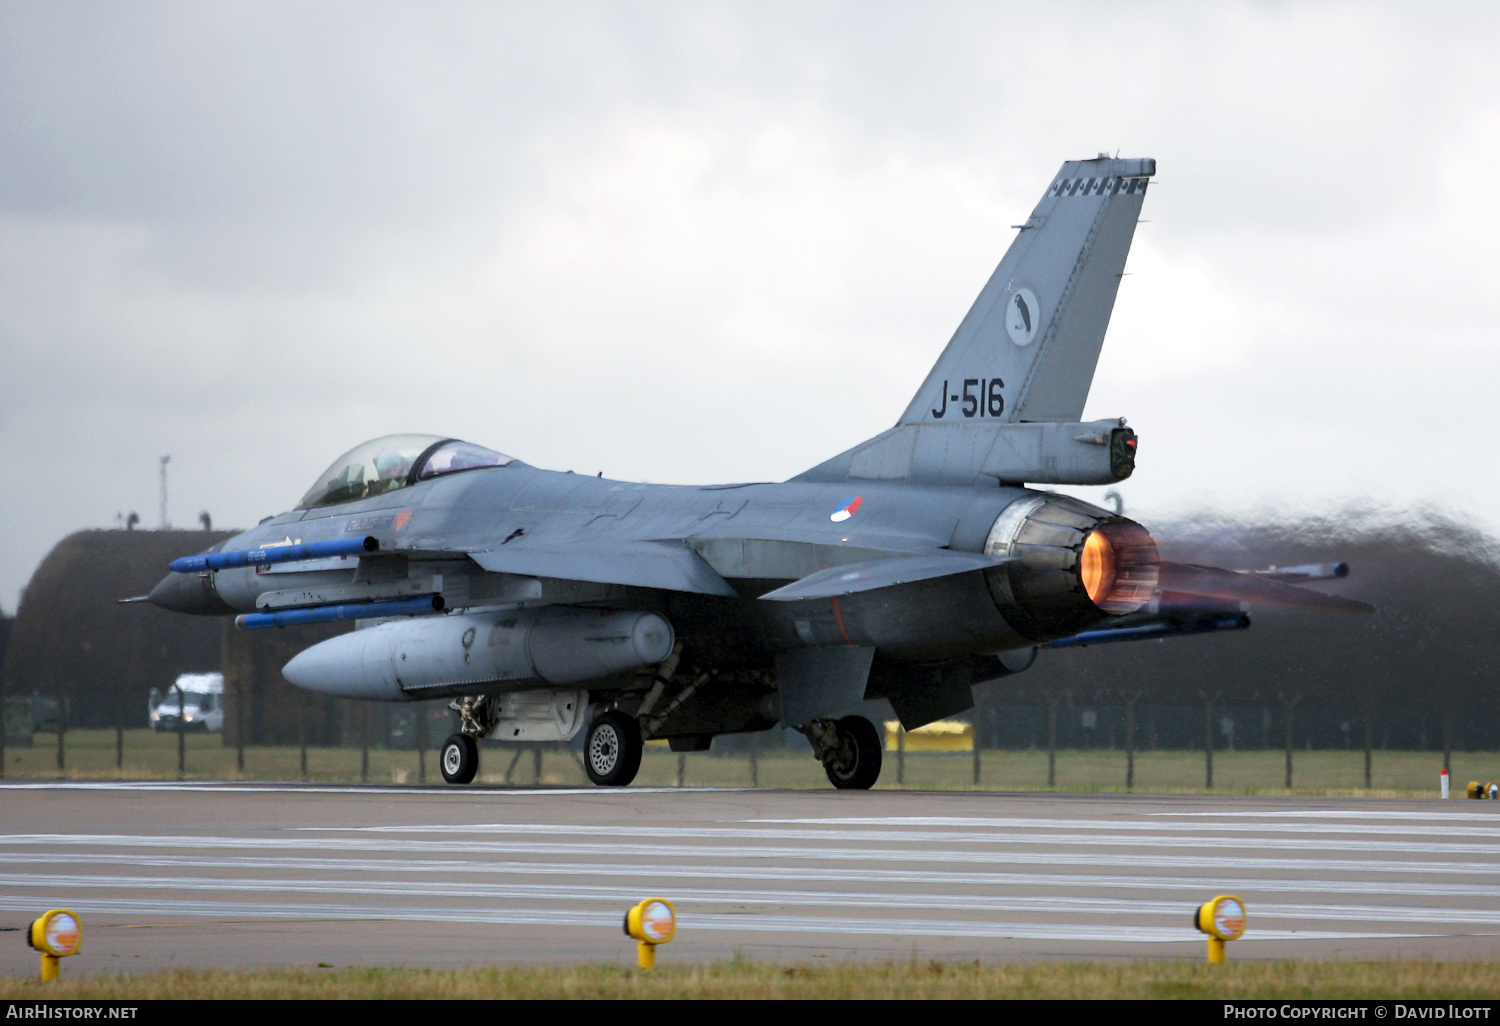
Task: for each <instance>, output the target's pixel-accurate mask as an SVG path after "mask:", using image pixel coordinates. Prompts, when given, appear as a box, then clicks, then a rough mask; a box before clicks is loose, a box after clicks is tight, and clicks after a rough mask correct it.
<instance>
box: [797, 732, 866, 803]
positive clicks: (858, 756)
mask: <svg viewBox="0 0 1500 1026" xmlns="http://www.w3.org/2000/svg"><path fill="white" fill-rule="evenodd" d="M800 729H801V730H802V733H804V734H806V735H807V739H808V740H809V741H811V742H812V746H813V754H815V755H816V756H817V757H818V761H820V762H821V763H822V764H823V771H824V772H825V773H827V774H828V781H829V783H831V784H832V785H833V786H834V787H836V788H838V789H839V790H841V791H864V790H868V789H869V788H871V787H873V786H874V785H875V781H877V780H879V779H880V763H881V758H882V755H881V745H880V732H879V731H877V730H876V729H875V724H873V723H871V722H870V721H869V720H867V719H865V718H864V717H863V716H845V717H844V718H843V719H841V720H813V721H811V722H809V723H808V724H807V726H805V727H802V728H800Z"/></svg>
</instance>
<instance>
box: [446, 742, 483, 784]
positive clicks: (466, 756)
mask: <svg viewBox="0 0 1500 1026" xmlns="http://www.w3.org/2000/svg"><path fill="white" fill-rule="evenodd" d="M438 763H439V764H440V765H441V766H442V768H443V779H444V780H446V781H448V783H450V784H467V783H469V782H470V781H471V780H473V779H474V774H476V773H478V772H479V744H478V742H476V741H475V740H474V739H473V738H472V737H470V736H469V735H467V734H450V735H449V736H448V740H446V741H444V742H443V750H442V752H441V753H440V755H439V757H438Z"/></svg>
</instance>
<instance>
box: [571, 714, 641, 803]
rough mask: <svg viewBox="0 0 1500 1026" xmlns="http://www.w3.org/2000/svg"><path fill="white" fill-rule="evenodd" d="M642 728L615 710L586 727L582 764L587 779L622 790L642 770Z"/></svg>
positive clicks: (602, 715)
mask: <svg viewBox="0 0 1500 1026" xmlns="http://www.w3.org/2000/svg"><path fill="white" fill-rule="evenodd" d="M644 748H645V744H644V742H642V741H641V726H640V724H639V723H637V722H636V721H635V717H633V716H627V715H625V714H624V713H622V712H620V710H618V709H611V710H610V711H609V712H606V713H603V714H601V715H600V716H599V717H598V718H597V719H595V720H594V722H593V724H592V725H591V726H590V727H589V734H588V737H587V738H586V739H585V741H584V745H583V764H584V767H585V768H586V769H587V770H588V774H589V779H590V780H592V781H593V782H594V783H596V784H600V785H602V786H604V787H624V786H625V785H626V784H628V783H630V782H631V781H632V780H634V779H635V775H636V773H637V772H638V771H639V770H640V768H641V751H642V749H644Z"/></svg>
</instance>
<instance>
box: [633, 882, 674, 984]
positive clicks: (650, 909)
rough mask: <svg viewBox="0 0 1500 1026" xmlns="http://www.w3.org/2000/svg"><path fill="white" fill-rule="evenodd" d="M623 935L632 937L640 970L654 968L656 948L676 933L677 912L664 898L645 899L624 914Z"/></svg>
mask: <svg viewBox="0 0 1500 1026" xmlns="http://www.w3.org/2000/svg"><path fill="white" fill-rule="evenodd" d="M625 933H626V934H627V935H629V936H631V937H634V938H635V939H636V940H637V941H638V942H639V943H638V944H637V945H636V951H637V954H638V955H639V956H640V965H641V968H642V969H655V968H656V946H657V945H658V944H665V943H667V941H669V940H671V939H672V937H673V935H674V934H676V933H677V911H676V909H674V908H672V903H671V902H670V901H668V900H667V899H666V898H647V899H646V900H645V901H643V902H641V903H640V904H639V905H637V906H635V907H634V908H632V909H631V910H630V911H629V912H626V913H625Z"/></svg>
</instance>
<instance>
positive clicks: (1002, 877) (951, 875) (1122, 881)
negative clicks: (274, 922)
mask: <svg viewBox="0 0 1500 1026" xmlns="http://www.w3.org/2000/svg"><path fill="white" fill-rule="evenodd" d="M55 861H56V860H55V857H54V856H53V855H52V854H50V853H41V854H37V855H14V854H0V865H3V864H15V865H22V864H45V865H47V866H48V867H49V868H50V867H52V866H53V864H54V862H55ZM67 861H68V862H69V863H71V864H88V865H118V866H131V867H140V868H147V867H149V868H157V869H164V868H183V869H225V870H260V871H269V870H278V869H288V870H296V871H297V872H299V873H304V874H305V873H386V874H433V875H440V876H447V877H454V878H459V877H462V878H464V879H468V878H470V877H473V876H475V875H476V874H489V875H504V876H566V877H578V878H580V879H589V878H596V879H597V878H600V877H610V876H614V877H622V878H633V879H649V880H662V879H706V880H724V879H734V880H768V881H772V880H774V881H777V882H782V883H848V882H849V871H848V870H846V869H830V870H814V869H804V868H790V867H781V866H755V865H738V866H702V865H694V864H691V863H675V864H674V863H652V864H645V863H637V864H631V863H614V862H553V861H548V862H480V861H476V860H472V859H392V858H384V859H352V858H313V857H299V856H285V857H281V858H277V857H274V856H242V857H234V856H211V855H142V854H138V853H132V854H129V855H100V854H95V853H85V854H80V853H74V854H70V855H69V856H68V857H67ZM1398 865H1399V864H1398ZM113 879H120V878H113ZM859 881H860V882H864V883H897V884H910V885H917V884H931V885H936V886H981V887H1025V888H1028V889H1046V888H1062V889H1066V890H1070V891H1074V890H1084V889H1095V890H1145V891H1185V892H1191V893H1192V894H1194V895H1196V894H1198V893H1199V892H1201V891H1202V890H1204V889H1214V890H1220V891H1226V890H1227V891H1232V890H1235V889H1240V890H1244V891H1246V892H1253V891H1261V892H1266V893H1278V892H1286V893H1307V894H1365V895H1370V894H1373V895H1386V896H1395V897H1412V898H1437V897H1454V898H1488V899H1492V900H1500V885H1493V884H1449V883H1427V882H1415V881H1391V880H1350V879H1344V878H1335V879H1319V878H1311V879H1295V878H1288V877H1244V876H1237V877H1185V876H1181V875H1178V876H1170V877H1166V876H1105V875H1102V874H1085V873H999V872H980V873H965V872H957V871H932V870H915V869H868V868H866V869H861V870H859Z"/></svg>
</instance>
